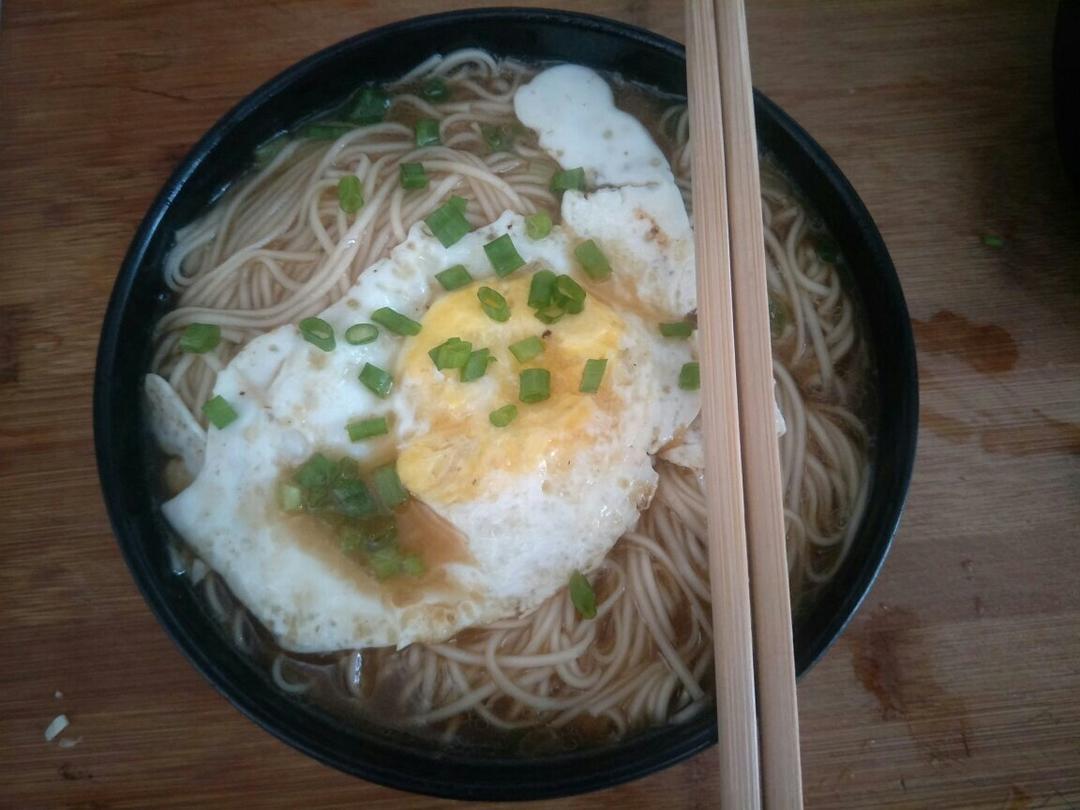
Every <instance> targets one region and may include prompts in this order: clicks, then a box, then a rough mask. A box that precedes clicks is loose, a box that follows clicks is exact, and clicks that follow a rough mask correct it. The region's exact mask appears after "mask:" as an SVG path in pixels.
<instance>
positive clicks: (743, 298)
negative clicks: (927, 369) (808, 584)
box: [686, 0, 802, 810]
mask: <svg viewBox="0 0 1080 810" xmlns="http://www.w3.org/2000/svg"><path fill="white" fill-rule="evenodd" d="M686 30H687V50H688V75H687V79H688V88H689V93H688V101H689V108H690V132H691V139H692V141H693V163H692V172H693V174H692V176H693V206H694V223H695V229H694V234H695V236H694V242H695V249H696V260H697V267H698V324H699V327H698V328H699V340H700V353H701V361H702V362H701V374H702V427H703V428H704V435H705V440H706V441H705V451H706V452H705V462H706V468H705V485H706V504H707V508H708V518H709V520H708V526H709V569H710V570H709V573H710V580H711V583H712V585H711V590H712V611H713V643H714V648H715V649H714V652H715V658H716V711H717V721H718V724H719V737H720V741H719V750H720V796H721V801H720V806H721V807H722V808H725V809H727V808H730V809H731V810H753V808H759V807H762V806H765V807H767V808H770V810H771V809H772V808H798V807H802V776H801V770H800V758H799V716H798V706H797V701H796V694H795V666H794V656H793V652H792V637H791V602H790V596H789V592H788V571H787V555H786V549H785V532H784V509H783V494H782V487H781V482H780V481H781V478H780V457H779V447H778V443H777V437H776V433H775V427H774V422H773V396H774V395H773V375H772V347H771V343H770V331H769V313H768V290H767V286H766V285H767V282H766V276H765V247H764V235H763V226H762V219H761V188H760V179H759V175H758V155H757V137H756V134H755V129H754V107H753V90H752V87H751V83H750V60H749V50H748V47H747V40H746V15H745V9H744V7H743V0H687V3H686ZM763 802H764V804H763Z"/></svg>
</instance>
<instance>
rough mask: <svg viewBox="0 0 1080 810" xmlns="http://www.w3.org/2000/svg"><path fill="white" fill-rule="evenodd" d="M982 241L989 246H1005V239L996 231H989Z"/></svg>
mask: <svg viewBox="0 0 1080 810" xmlns="http://www.w3.org/2000/svg"><path fill="white" fill-rule="evenodd" d="M982 243H983V244H984V245H986V246H987V247H988V248H1002V247H1005V240H1004V239H1002V238H1001V237H1000V236H998V235H997V234H995V233H988V234H986V235H985V236H983V238H982Z"/></svg>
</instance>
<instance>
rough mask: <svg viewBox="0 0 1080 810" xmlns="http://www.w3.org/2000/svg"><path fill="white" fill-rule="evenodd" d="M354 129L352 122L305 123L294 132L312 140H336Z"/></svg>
mask: <svg viewBox="0 0 1080 810" xmlns="http://www.w3.org/2000/svg"><path fill="white" fill-rule="evenodd" d="M354 129H356V127H354V126H353V125H352V124H306V125H304V126H303V127H301V128H300V130H299V131H298V132H297V133H296V134H297V136H298V137H300V138H307V139H309V140H312V141H336V140H337V139H338V138H340V137H341V136H342V135H347V134H348V133H350V132H352V131H353V130H354Z"/></svg>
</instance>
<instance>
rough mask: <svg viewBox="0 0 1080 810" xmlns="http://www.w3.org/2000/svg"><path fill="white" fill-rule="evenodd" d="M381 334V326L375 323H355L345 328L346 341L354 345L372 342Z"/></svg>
mask: <svg viewBox="0 0 1080 810" xmlns="http://www.w3.org/2000/svg"><path fill="white" fill-rule="evenodd" d="M378 336H379V328H378V327H377V326H375V324H373V323H354V324H353V325H352V326H350V327H349V328H348V329H346V330H345V342H346V343H351V344H352V345H353V346H363V345H364V344H365V343H371V341H373V340H375V338H377V337H378Z"/></svg>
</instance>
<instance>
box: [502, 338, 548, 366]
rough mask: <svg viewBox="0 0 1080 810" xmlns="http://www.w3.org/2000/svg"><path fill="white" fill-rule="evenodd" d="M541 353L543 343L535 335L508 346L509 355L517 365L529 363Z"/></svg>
mask: <svg viewBox="0 0 1080 810" xmlns="http://www.w3.org/2000/svg"><path fill="white" fill-rule="evenodd" d="M542 351H544V342H543V341H542V340H540V338H538V337H536V335H533V336H532V337H527V338H524V339H523V340H519V341H518V342H517V343H511V344H510V354H512V355H514V357H516V358H517V361H518V362H519V363H527V362H529V361H530V360H532V359H533V358H534V357H536V355H538V354H540V352H542Z"/></svg>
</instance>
